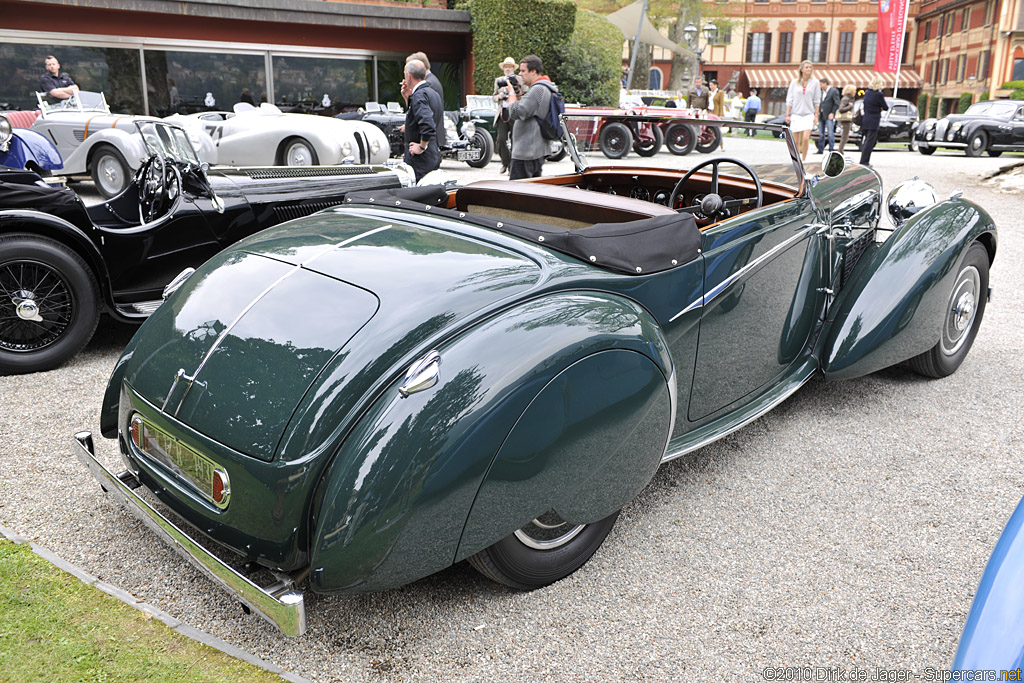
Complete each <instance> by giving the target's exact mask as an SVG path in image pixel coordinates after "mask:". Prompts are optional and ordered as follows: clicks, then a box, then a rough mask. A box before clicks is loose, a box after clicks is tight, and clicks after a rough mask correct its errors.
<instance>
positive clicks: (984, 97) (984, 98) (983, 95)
mask: <svg viewBox="0 0 1024 683" xmlns="http://www.w3.org/2000/svg"><path fill="white" fill-rule="evenodd" d="M988 99H989V98H988V93H987V92H983V93H981V97H979V98H978V101H979V102H988Z"/></svg>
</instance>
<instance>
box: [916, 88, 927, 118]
mask: <svg viewBox="0 0 1024 683" xmlns="http://www.w3.org/2000/svg"><path fill="white" fill-rule="evenodd" d="M917 110H918V111H919V112H921V113H922V114H924V113H925V112H927V111H928V94H927V93H921V94H920V95H918V96H917Z"/></svg>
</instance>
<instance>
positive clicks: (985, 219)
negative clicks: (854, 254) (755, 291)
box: [821, 199, 996, 379]
mask: <svg viewBox="0 0 1024 683" xmlns="http://www.w3.org/2000/svg"><path fill="white" fill-rule="evenodd" d="M975 241H979V242H981V244H983V245H984V246H985V248H986V250H987V251H988V254H989V260H990V262H991V259H993V258H994V257H995V251H996V233H995V225H994V223H993V221H992V218H991V216H989V214H988V213H987V212H986V211H985V210H984V209H982V208H981V207H980V206H978V205H977V204H974V203H972V202H969V201H967V200H963V199H953V200H949V201H946V202H941V203H939V204H936V205H934V206H931V207H929V208H928V209H925V210H924V211H921V212H920V213H918V214H916V215H915V216H914V217H913V218H911V219H910V220H909V221H907V223H905V224H904V225H903V226H901V227H900V228H899V229H898V230H896V231H895V232H894V233H893V234H892V235H891V236H890V237H889V238H888V239H887V240H886V241H885V242H884V243H882V244H881V245H879V246H878V247H877V248H876V249H874V250H873V252H872V253H870V254H867V255H865V256H864V257H863V258H862V259H861V261H860V262H859V263H858V264H857V266H856V268H855V269H854V271H853V273H852V274H851V281H850V282H849V283H848V284H847V285H846V287H844V289H843V291H842V292H841V293H840V296H839V297H838V298H837V299H836V301H835V303H834V305H833V307H832V308H831V309H830V311H829V316H828V318H829V328H828V331H827V334H826V335H825V339H826V341H825V344H824V347H823V351H822V356H821V358H822V369H823V371H824V374H825V376H826V377H827V378H829V379H848V378H851V377H859V376H862V375H866V374H869V373H872V372H875V371H877V370H881V369H882V368H886V367H890V366H892V365H896V364H897V363H900V362H902V361H905V360H907V359H909V358H912V357H914V356H916V355H918V354H920V353H924V352H925V351H927V350H928V349H930V348H932V347H933V346H935V344H936V343H937V342H938V340H939V336H940V330H941V326H942V322H943V320H944V307H945V305H946V302H947V300H948V298H949V294H950V290H951V288H952V285H953V279H954V278H955V277H956V274H957V266H958V265H959V264H960V261H961V260H962V259H963V256H964V254H965V253H966V251H967V249H968V248H969V247H970V246H971V244H972V243H974V242H975Z"/></svg>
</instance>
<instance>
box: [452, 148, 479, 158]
mask: <svg viewBox="0 0 1024 683" xmlns="http://www.w3.org/2000/svg"><path fill="white" fill-rule="evenodd" d="M457 154H458V160H459V161H477V160H478V159H479V158H480V150H478V149H460V150H459V151H458V152H457Z"/></svg>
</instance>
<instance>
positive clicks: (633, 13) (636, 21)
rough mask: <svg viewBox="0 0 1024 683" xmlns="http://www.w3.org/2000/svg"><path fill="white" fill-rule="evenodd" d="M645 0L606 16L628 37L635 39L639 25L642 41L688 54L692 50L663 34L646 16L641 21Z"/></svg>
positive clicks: (637, 0) (639, 0)
mask: <svg viewBox="0 0 1024 683" xmlns="http://www.w3.org/2000/svg"><path fill="white" fill-rule="evenodd" d="M643 7H644V2H643V0H636V2H634V3H633V4H632V5H628V6H626V7H623V8H622V9H620V10H619V11H618V12H613V13H612V14H609V15H608V16H606V17H605V18H606V19H607V20H608V21H610V22H612V23H613V24H615V26H617V27H618V28H619V30H620V31H622V34H623V35H624V36H625V37H626V38H627V39H628V40H633V39H634V38H636V33H637V27H638V26H641V28H640V41H641V42H643V43H647V44H648V45H657V46H658V47H663V48H665V49H666V50H672V51H673V52H678V53H679V54H681V55H687V54H690V53H691V52H692V50H690V49H688V48H685V47H682V46H681V45H678V44H676V43H673V42H672V41H671V40H669V39H668V38H666V37H665V36H663V35H662V34H661V32H660V31H658V29H656V28H654V24H652V23H651V22H650V20H648V19H647V17H644V21H643V24H642V25H641V23H640V14H641V12H643Z"/></svg>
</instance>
